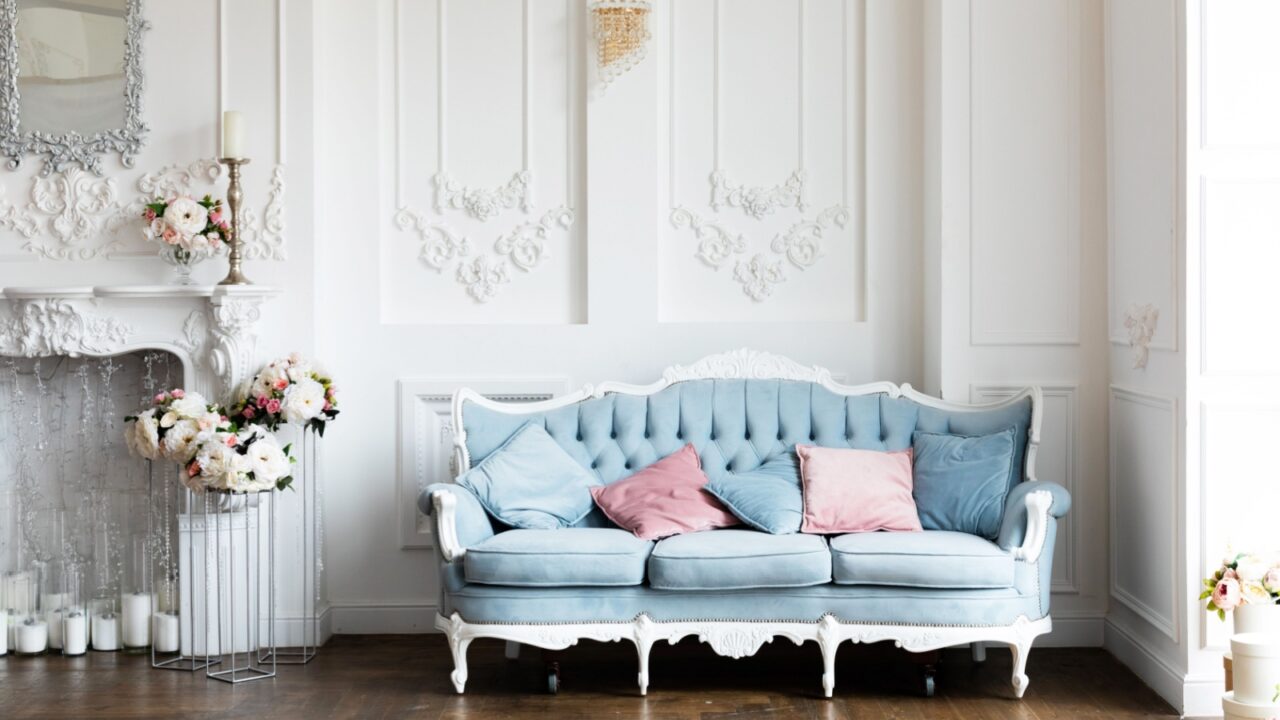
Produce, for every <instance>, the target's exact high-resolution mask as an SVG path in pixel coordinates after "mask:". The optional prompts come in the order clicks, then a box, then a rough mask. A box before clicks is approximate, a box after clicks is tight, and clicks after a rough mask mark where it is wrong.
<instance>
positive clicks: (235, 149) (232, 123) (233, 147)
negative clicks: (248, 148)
mask: <svg viewBox="0 0 1280 720" xmlns="http://www.w3.org/2000/svg"><path fill="white" fill-rule="evenodd" d="M222 157H224V158H242V157H244V116H243V115H241V114H240V112H239V111H237V110H228V111H226V112H224V113H222Z"/></svg>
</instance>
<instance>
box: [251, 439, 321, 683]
mask: <svg viewBox="0 0 1280 720" xmlns="http://www.w3.org/2000/svg"><path fill="white" fill-rule="evenodd" d="M315 462H316V434H315V433H314V432H312V431H309V430H306V429H303V431H302V473H301V477H300V478H295V480H294V484H293V487H295V488H297V489H298V494H299V495H301V496H302V522H301V526H302V557H301V565H302V616H301V617H300V618H299V621H300V622H301V624H302V644H301V645H300V646H290V647H283V648H276V649H274V650H271V651H268V652H265V653H264V652H263V651H259V652H258V662H261V663H265V662H268V661H270V660H274V661H275V662H278V663H280V664H281V665H306V664H307V663H309V662H311V661H312V659H314V658H315V656H316V652H317V651H319V649H320V648H319V645H320V616H319V613H318V612H317V607H318V606H319V604H320V603H319V600H320V553H319V551H318V550H317V548H318V547H319V545H320V525H319V523H320V510H319V503H318V497H317V492H316V486H317V479H316V465H315ZM299 485H301V487H299ZM275 499H276V498H275V497H274V496H273V497H272V500H273V501H274V500H275ZM271 541H272V544H273V545H274V544H275V535H274V533H273V534H272V535H271ZM275 582H276V577H275V575H274V574H273V575H271V584H272V586H273V588H274V585H275Z"/></svg>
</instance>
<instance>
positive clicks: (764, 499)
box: [704, 451, 804, 535]
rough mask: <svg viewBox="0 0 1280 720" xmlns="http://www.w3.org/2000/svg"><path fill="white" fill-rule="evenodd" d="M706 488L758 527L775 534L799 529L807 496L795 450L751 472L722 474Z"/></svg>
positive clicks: (782, 454) (732, 511)
mask: <svg viewBox="0 0 1280 720" xmlns="http://www.w3.org/2000/svg"><path fill="white" fill-rule="evenodd" d="M704 489H705V490H706V491H707V492H709V493H711V494H712V495H714V496H716V498H717V499H719V500H720V502H722V503H724V505H725V507H727V508H729V512H731V513H733V514H734V515H736V516H738V519H739V520H741V521H742V522H744V523H746V524H747V525H750V526H751V527H753V528H755V529H757V530H763V531H764V532H767V533H772V534H774V535H786V534H790V533H794V532H799V531H800V520H801V518H802V516H803V515H804V498H803V497H802V495H801V491H800V463H799V461H798V460H797V459H796V454H795V453H794V452H791V451H787V452H785V453H781V454H778V455H775V456H773V457H771V458H769V459H768V460H766V461H765V462H764V463H762V464H761V465H760V466H759V467H757V468H756V469H754V470H751V471H750V472H742V473H732V474H728V475H722V476H720V477H718V478H716V479H714V480H712V481H711V482H709V483H707V484H706V486H705V488H704Z"/></svg>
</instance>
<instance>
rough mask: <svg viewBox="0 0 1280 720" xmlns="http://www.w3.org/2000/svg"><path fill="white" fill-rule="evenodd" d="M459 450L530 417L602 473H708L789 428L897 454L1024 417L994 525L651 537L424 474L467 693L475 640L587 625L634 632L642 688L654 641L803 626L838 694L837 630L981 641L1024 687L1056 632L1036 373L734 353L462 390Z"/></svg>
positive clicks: (554, 636)
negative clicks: (1025, 381) (532, 388)
mask: <svg viewBox="0 0 1280 720" xmlns="http://www.w3.org/2000/svg"><path fill="white" fill-rule="evenodd" d="M453 414H454V418H453V419H454V427H455V429H456V430H455V455H456V457H455V459H456V466H457V468H456V469H457V472H459V473H462V472H465V471H466V470H467V469H468V468H470V467H471V466H472V464H474V463H478V462H479V461H481V460H483V459H484V458H485V457H486V456H487V455H488V454H489V453H491V452H493V451H494V450H495V449H496V448H498V447H499V446H500V445H501V444H502V443H503V441H505V440H506V439H507V438H508V437H509V436H510V435H511V434H512V433H514V432H515V431H516V430H517V429H519V428H520V427H521V426H522V425H524V424H525V423H527V422H529V421H530V420H533V421H537V422H541V423H543V424H544V426H545V427H546V429H547V431H548V432H549V433H550V435H551V436H552V437H553V438H555V440H556V441H557V442H558V443H559V444H560V445H561V446H562V447H563V448H564V449H565V450H566V451H568V453H569V454H570V455H572V456H573V457H574V458H575V459H577V460H578V462H580V463H582V465H583V466H584V467H587V468H590V469H592V470H593V471H594V472H595V473H597V474H598V475H599V476H600V479H601V480H602V481H604V482H605V483H610V482H614V481H616V480H619V479H621V478H624V477H627V476H628V475H630V474H632V473H634V472H636V471H637V470H639V469H641V468H643V467H645V466H646V465H648V464H650V463H652V462H654V461H656V460H658V459H660V458H662V457H664V456H665V455H667V454H670V453H672V452H675V451H676V450H678V449H680V448H681V447H682V446H683V445H684V444H686V443H693V444H694V446H695V447H696V448H697V450H698V452H699V454H700V456H701V459H702V464H703V469H704V470H705V471H706V472H707V474H708V475H709V476H710V477H711V478H712V479H715V478H717V477H718V476H722V475H726V474H727V475H729V476H730V479H731V478H732V476H734V475H736V474H741V473H747V472H752V471H757V470H759V469H761V468H765V469H769V468H776V467H778V466H779V465H783V466H785V465H786V464H787V463H789V462H793V461H791V460H790V458H791V457H792V456H793V455H794V452H793V448H794V446H795V445H796V443H813V444H817V445H823V446H828V447H854V448H864V449H875V450H900V449H904V448H906V447H909V446H910V445H911V439H912V432H913V431H915V430H927V431H932V432H947V433H957V434H967V435H974V434H986V433H990V432H995V431H999V430H1004V429H1006V428H1009V427H1013V428H1015V429H1016V432H1015V434H1016V436H1017V438H1018V440H1017V444H1016V447H1015V455H1016V457H1015V460H1016V462H1015V465H1016V466H1017V467H1018V468H1021V469H1022V470H1021V472H1018V473H1016V475H1014V476H1011V477H1010V485H1009V493H1008V498H1007V502H1006V505H1005V513H1004V518H1003V523H1002V527H1001V529H1000V533H999V536H998V538H997V539H996V540H995V541H994V542H992V541H990V540H987V539H984V538H980V537H977V536H972V535H965V534H962V533H954V532H940V531H925V532H921V533H861V534H850V535H843V536H832V537H823V536H818V535H806V534H792V535H770V534H767V533H763V532H758V531H755V530H750V529H740V528H735V529H722V530H712V531H707V532H701V533H693V534H690V535H682V536H677V537H674V538H668V539H666V540H661V541H658V542H657V543H654V542H650V541H645V540H639V539H637V538H635V537H634V536H633V535H631V534H630V533H628V532H626V531H623V530H619V529H617V528H616V527H613V526H612V525H611V524H610V523H609V522H608V520H607V519H605V518H604V517H603V515H601V514H600V513H599V511H598V509H597V510H596V511H593V513H592V514H590V515H588V516H587V517H586V518H585V519H584V520H583V521H582V522H581V523H579V525H578V526H576V527H573V528H567V529H562V530H512V529H507V528H505V527H503V526H501V525H499V524H498V523H497V522H495V521H494V520H492V519H491V518H490V517H489V516H488V515H487V514H486V512H485V510H484V509H483V507H482V506H481V505H480V503H479V501H478V500H477V499H476V498H475V496H473V495H472V494H470V493H469V492H468V491H466V490H465V489H463V488H461V487H459V486H457V485H454V484H451V483H441V484H435V485H431V486H429V487H427V488H426V489H425V490H424V491H423V493H422V494H421V496H420V498H419V507H420V509H421V510H422V511H423V512H424V513H427V514H430V515H433V516H434V518H433V519H434V523H435V525H434V528H435V533H436V543H435V546H436V557H437V561H438V568H437V570H438V572H439V580H440V588H441V593H440V600H439V612H438V614H437V617H436V626H437V628H439V629H440V630H442V631H444V632H445V633H446V635H447V636H448V639H449V644H450V648H451V650H452V652H453V658H454V663H455V670H454V672H453V674H452V680H453V682H454V685H455V687H456V688H457V690H458V692H462V691H463V687H464V685H465V683H466V679H467V663H466V653H467V647H468V645H469V644H470V642H471V641H472V640H473V639H475V638H497V639H502V640H506V641H508V642H509V643H523V644H528V645H534V646H537V647H542V648H548V649H562V648H566V647H568V646H571V645H574V644H576V643H577V642H578V641H579V640H581V639H589V640H597V641H615V642H616V641H623V640H627V641H630V642H632V643H634V644H635V646H636V649H637V652H638V654H639V666H640V672H639V684H640V692H641V694H644V693H645V692H646V691H647V687H648V678H649V672H648V659H649V650H650V648H651V647H652V645H653V643H654V642H657V641H662V640H665V641H668V642H671V643H674V642H677V641H678V640H680V639H682V638H684V637H689V636H695V637H698V638H699V639H700V640H702V641H703V642H706V643H708V644H710V645H711V647H712V648H713V649H714V650H715V651H716V652H717V653H719V654H721V655H725V656H730V657H744V656H747V655H752V654H754V653H755V652H756V651H757V650H759V648H760V647H761V646H762V645H763V644H764V643H766V642H771V641H772V640H773V639H774V638H775V637H778V636H781V637H785V638H788V639H790V640H792V641H794V642H795V643H797V644H800V643H803V642H806V641H813V642H815V643H816V644H817V645H818V647H819V649H820V650H821V652H822V657H823V661H824V672H823V678H822V681H823V689H824V691H825V693H826V695H827V696H828V697H830V696H831V694H832V692H833V689H834V684H835V656H836V649H837V647H838V646H839V645H840V643H842V642H845V641H851V642H879V641H884V640H890V641H894V642H896V643H897V644H898V645H899V646H900V647H903V648H906V649H908V650H911V651H917V652H923V651H929V650H935V649H939V648H943V647H948V646H953V645H961V644H973V646H974V648H975V655H979V654H980V653H981V651H982V647H983V645H982V643H984V642H985V643H997V644H1004V645H1008V646H1009V647H1010V648H1011V649H1012V651H1013V657H1014V663H1013V678H1012V683H1013V690H1014V693H1015V695H1017V696H1018V697H1021V696H1022V694H1023V692H1025V690H1026V687H1027V682H1028V680H1027V677H1026V674H1025V668H1026V660H1027V653H1028V652H1029V650H1030V648H1031V643H1032V641H1033V640H1034V639H1035V638H1036V637H1037V636H1038V635H1041V634H1044V633H1047V632H1049V631H1050V629H1051V627H1052V625H1051V621H1050V618H1049V586H1050V571H1051V568H1050V566H1051V563H1052V557H1053V543H1054V538H1055V535H1056V520H1057V519H1058V518H1061V517H1062V516H1063V515H1065V514H1066V512H1067V510H1068V509H1069V508H1070V504H1071V499H1070V495H1069V494H1068V493H1067V491H1066V490H1065V489H1063V488H1062V487H1061V486H1059V485H1057V484H1054V483H1052V482H1045V481H1038V480H1036V479H1035V454H1036V446H1037V442H1038V435H1039V426H1040V392H1039V390H1038V389H1037V388H1028V389H1027V390H1025V391H1023V392H1021V393H1019V394H1017V395H1015V396H1014V397H1012V398H1010V399H1009V400H1007V401H1004V402H1001V403H998V404H994V405H985V406H970V405H959V404H953V403H948V402H944V401H941V400H938V399H935V398H931V397H928V396H924V395H921V394H919V393H917V392H915V391H914V390H912V389H911V387H910V386H902V387H898V386H895V385H892V384H889V383H874V384H870V385H861V386H857V387H851V386H844V385H841V384H839V383H836V382H835V381H833V379H832V377H831V374H830V373H829V372H827V371H826V370H823V369H821V368H815V367H804V366H801V365H799V364H797V363H795V362H793V361H790V360H788V359H786V358H782V357H779V356H774V355H768V354H764V353H757V352H752V351H748V350H740V351H737V352H733V353H727V354H724V355H717V356H712V357H709V358H704V359H703V360H701V361H699V362H697V363H695V364H693V365H690V366H687V367H674V368H670V369H668V370H667V371H666V372H665V373H664V376H663V379H662V380H660V381H658V382H656V383H654V384H652V385H648V386H634V385H622V384H613V383H611V384H605V385H601V386H598V387H596V388H591V387H587V388H585V389H583V390H581V391H578V392H576V393H572V394H570V395H567V396H564V397H561V398H556V399H554V400H549V401H546V402H542V403H534V404H528V403H526V404H513V403H499V402H494V401H490V400H488V399H485V398H483V397H481V396H479V395H478V394H476V393H474V392H472V391H470V390H465V389H464V390H460V391H458V393H457V394H456V395H455V396H454V406H453Z"/></svg>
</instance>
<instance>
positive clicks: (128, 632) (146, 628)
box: [120, 592, 155, 648]
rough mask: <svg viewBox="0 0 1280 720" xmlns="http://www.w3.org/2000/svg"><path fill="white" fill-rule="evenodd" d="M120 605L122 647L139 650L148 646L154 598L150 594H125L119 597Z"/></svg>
mask: <svg viewBox="0 0 1280 720" xmlns="http://www.w3.org/2000/svg"><path fill="white" fill-rule="evenodd" d="M120 603H121V608H122V612H121V613H120V619H121V634H122V635H123V636H124V646H125V647H129V648H140V647H146V646H148V645H150V644H151V608H152V607H153V606H154V605H155V596H154V595H152V594H151V593H141V592H137V593H125V594H124V595H122V596H121V597H120Z"/></svg>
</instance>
